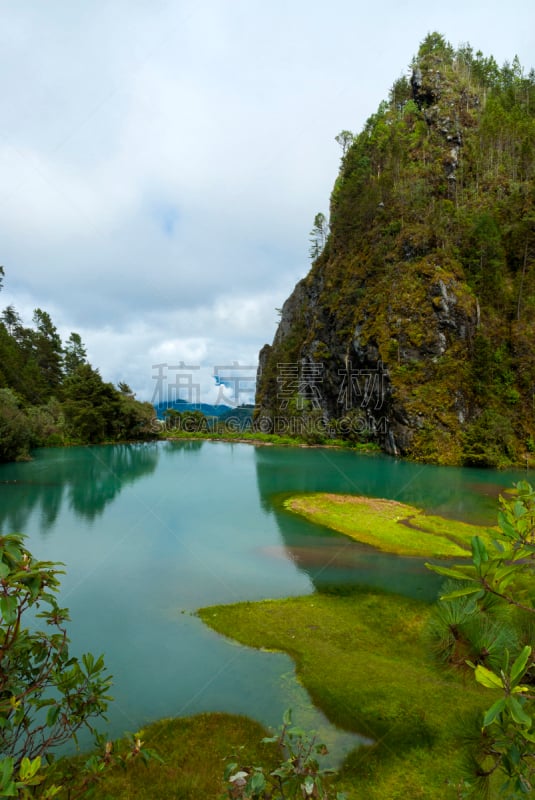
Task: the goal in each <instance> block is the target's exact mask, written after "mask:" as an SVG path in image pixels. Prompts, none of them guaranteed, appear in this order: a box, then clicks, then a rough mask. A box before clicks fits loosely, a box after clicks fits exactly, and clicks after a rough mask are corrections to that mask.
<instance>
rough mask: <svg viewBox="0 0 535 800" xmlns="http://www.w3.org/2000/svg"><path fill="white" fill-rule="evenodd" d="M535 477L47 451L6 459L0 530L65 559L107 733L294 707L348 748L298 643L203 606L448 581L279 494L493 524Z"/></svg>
mask: <svg viewBox="0 0 535 800" xmlns="http://www.w3.org/2000/svg"><path fill="white" fill-rule="evenodd" d="M532 475H533V474H532V473H531V476H530V474H526V472H525V471H524V472H522V471H516V472H513V471H510V472H495V471H483V470H473V469H462V468H452V467H433V466H422V465H418V464H410V463H407V462H402V461H396V460H394V459H391V458H388V457H384V456H368V455H358V454H355V453H352V452H348V451H343V450H330V449H323V448H297V447H296V448H285V447H270V446H263V447H255V446H252V445H248V444H230V443H222V442H210V441H192V442H160V443H151V444H140V445H116V446H103V447H80V448H69V449H43V450H39V451H37V452H36V453H35V457H34V460H33V461H31V462H28V463H24V464H4V465H0V530H1V532H2V533H9V532H21V533H25V534H26V535H27V537H28V547H29V549H30V550H31V551H32V552H33V554H34V555H35V556H36V557H37V558H40V559H45V560H52V561H62V562H64V564H65V569H66V575H65V576H63V578H62V589H61V603H62V604H63V605H65V606H67V607H68V608H69V609H70V611H71V618H72V623H71V626H70V634H71V641H72V650H73V652H75V653H76V654H78V655H80V654H81V653H82V652H86V651H91V652H93V653H94V654H100V653H104V654H105V660H106V664H107V666H108V669H109V671H110V672H111V673H112V675H113V678H114V685H113V690H112V694H113V696H114V698H115V702H114V703H113V704H112V706H111V707H110V714H109V726H108V731H109V733H110V735H112V736H119V735H120V734H121V733H122V732H123V731H125V730H129V731H133V730H137V729H138V728H140V727H142V726H143V725H144V724H146V723H147V722H150V721H152V720H154V719H158V718H161V717H172V716H177V715H179V716H182V715H190V714H195V713H199V712H202V711H229V712H234V713H243V714H247V715H249V716H253V717H255V718H256V719H258V720H260V721H261V722H263V723H265V724H267V725H271V726H277V725H279V724H280V721H281V718H282V714H283V711H284V710H285V709H286V708H288V707H292V708H293V709H294V717H295V719H296V722H297V723H298V724H299V725H302V726H304V727H307V728H314V729H317V730H319V733H320V736H321V737H322V739H323V740H324V741H326V742H327V744H329V745H330V747H331V748H333V750H334V752H336V753H338V754H339V755H342V754H343V753H345V752H347V750H348V749H350V748H351V747H353V746H355V744H357V743H358V738H357V737H356V736H355V735H354V734H348V733H344V732H343V731H337V730H336V729H335V728H333V727H332V726H330V725H329V723H328V722H327V720H326V719H325V718H324V717H323V715H322V714H321V713H319V712H317V711H316V710H315V709H314V708H313V706H312V705H311V703H310V701H309V699H308V696H307V694H306V692H305V690H304V689H303V688H302V687H301V686H300V685H299V683H298V682H297V680H296V678H295V672H294V668H293V662H292V661H291V659H290V658H289V657H288V656H286V655H285V654H281V653H267V652H260V651H256V650H252V649H250V648H245V647H241V646H239V645H237V644H235V643H234V642H232V641H229V640H227V639H225V638H223V637H220V636H218V635H217V634H215V633H213V632H212V631H211V630H209V629H208V628H206V626H204V625H203V624H202V623H201V622H200V620H199V619H198V618H197V617H196V616H195V614H194V612H195V610H196V609H198V608H200V607H202V606H207V605H212V604H215V603H233V602H237V601H241V600H257V599H264V598H277V597H285V596H289V595H303V594H309V593H312V592H314V591H315V590H317V589H318V590H320V591H321V590H326V589H329V590H333V589H334V590H335V591H337V590H344V591H345V590H346V589H347V587H348V586H349V587H350V586H354V585H364V586H369V587H379V588H382V589H384V590H386V591H391V592H396V593H400V594H405V595H408V596H412V597H416V598H421V599H423V600H426V601H429V602H431V601H432V600H433V599H434V598H435V597H436V593H437V589H438V586H439V581H440V579H439V578H438V576H436V575H434V574H433V573H431V572H429V571H428V570H426V569H425V567H424V566H423V562H422V561H421V560H419V559H414V558H399V557H396V556H388V555H385V554H381V553H378V552H376V551H374V550H372V549H371V548H367V547H365V546H361V545H359V544H357V543H354V542H352V541H350V540H348V539H346V538H345V537H343V536H339V535H337V534H333V533H331V532H329V531H328V530H326V529H324V528H322V527H319V526H314V525H311V524H310V523H308V522H306V521H304V520H301V519H299V518H298V517H295V516H293V515H291V514H289V513H287V512H285V511H283V510H282V509H281V503H280V500H281V495H282V494H283V493H288V492H307V491H333V492H344V493H351V494H364V495H371V496H376V497H386V498H391V499H396V500H400V501H403V502H407V503H412V504H414V505H418V506H421V507H423V508H425V509H426V510H428V511H430V512H433V513H437V514H442V515H444V516H448V517H451V518H456V519H463V520H466V521H469V522H477V523H484V524H494V522H495V519H496V513H497V496H498V494H499V492H500V491H501V490H503V489H504V488H506V487H509V486H510V485H511V484H512V482H513V481H515V480H519V479H522V478H523V479H526V477H527V479H528V480H530V479H531V480H532V481H533V477H532Z"/></svg>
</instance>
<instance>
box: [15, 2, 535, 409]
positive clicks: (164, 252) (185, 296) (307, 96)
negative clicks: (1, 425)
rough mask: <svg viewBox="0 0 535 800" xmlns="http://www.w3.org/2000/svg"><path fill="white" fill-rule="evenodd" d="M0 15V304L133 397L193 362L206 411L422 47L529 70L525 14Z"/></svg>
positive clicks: (512, 5)
mask: <svg viewBox="0 0 535 800" xmlns="http://www.w3.org/2000/svg"><path fill="white" fill-rule="evenodd" d="M0 15H1V16H0V61H1V62H2V63H1V69H0V82H1V94H0V96H1V100H2V102H1V109H2V111H1V117H0V176H1V180H0V263H2V264H3V265H4V266H5V270H6V279H5V286H4V291H3V293H2V297H0V306H1V307H2V308H4V307H5V306H6V305H8V304H10V303H12V304H13V305H15V307H16V309H17V310H18V311H19V313H21V315H22V316H23V319H24V321H25V322H26V324H29V323H30V322H31V316H32V311H33V309H34V308H36V307H40V308H43V309H44V310H46V311H48V312H49V313H50V314H51V316H52V319H53V321H54V322H55V324H56V325H57V327H58V329H59V331H60V333H61V334H62V335H63V336H64V338H66V337H68V335H69V333H70V332H71V331H77V332H78V333H80V334H81V336H82V339H83V340H84V342H85V344H86V346H87V350H88V356H89V360H90V361H91V363H92V364H93V366H95V367H98V368H99V369H100V372H101V374H102V376H103V377H104V378H105V379H106V380H111V381H113V382H115V383H116V382H118V381H119V380H124V381H126V382H128V383H129V384H130V385H131V386H132V388H133V389H134V390H135V391H136V392H137V393H138V397H139V398H140V399H151V397H152V395H153V390H154V388H155V387H156V385H157V382H156V381H155V380H154V378H153V375H156V374H157V370H153V368H152V365H154V364H167V365H170V366H176V365H178V364H180V362H183V363H184V364H186V365H189V366H199V367H202V369H200V370H198V371H196V372H195V376H194V377H195V382H200V383H201V385H202V398H203V399H204V400H211V401H215V400H217V399H220V400H221V394H220V390H219V389H218V388H217V386H216V385H215V381H214V380H213V378H212V377H211V375H212V374H213V371H214V367H217V366H226V365H230V364H233V363H234V362H237V363H238V364H239V365H240V366H252V365H256V363H257V358H258V351H259V349H260V347H261V346H262V345H263V344H264V343H265V342H271V340H272V338H273V334H274V332H275V327H276V322H277V313H276V311H275V309H276V308H277V307H280V306H282V304H283V302H284V300H285V299H286V297H287V296H288V294H289V293H290V291H291V290H292V288H293V286H294V285H295V283H296V281H297V280H299V279H300V278H301V277H303V276H304V275H305V274H306V273H307V271H308V268H309V258H308V248H309V241H308V237H309V232H310V230H311V228H312V224H313V221H314V216H315V214H316V213H317V212H318V211H323V212H324V213H327V212H328V206H329V195H330V192H331V188H332V185H333V182H334V180H335V178H336V174H337V171H338V165H339V161H340V154H341V153H340V148H339V146H338V145H337V144H336V142H335V141H334V137H335V136H336V134H337V133H339V132H340V131H341V130H342V129H349V130H352V131H354V132H358V131H359V130H360V129H361V127H362V125H363V123H364V122H365V120H366V119H367V117H369V116H370V114H372V113H374V112H375V111H376V109H377V106H378V104H379V102H380V101H381V100H383V99H385V98H387V96H388V91H389V88H390V86H391V85H392V83H393V82H394V81H395V80H396V79H397V78H398V77H399V76H400V75H401V74H403V73H405V74H408V65H409V63H410V60H411V58H412V56H413V55H414V54H415V52H416V51H417V49H418V46H419V43H420V42H421V40H422V39H423V38H424V37H425V36H426V34H427V33H429V32H430V31H433V30H438V31H439V32H441V33H443V34H444V35H445V37H446V38H447V39H448V40H449V41H450V42H451V43H452V44H453V45H454V46H457V45H459V44H460V43H463V42H466V41H469V42H470V43H471V44H472V46H473V47H474V49H475V50H478V49H481V50H482V51H483V52H484V53H485V55H491V54H492V55H494V56H495V58H496V59H497V61H498V62H499V63H500V64H502V63H503V62H504V61H505V60H506V59H509V60H512V58H513V57H514V55H515V54H518V56H519V58H520V60H521V62H522V64H523V65H524V67H525V68H526V69H527V70H529V68H531V67H532V66H533V65H534V63H535V57H534V52H535V48H534V43H535V13H534V11H533V0H509V2H508V3H504V2H500V3H498V2H495V0H485V2H483V1H482V0H477V2H470V0H468V2H467V0H463V2H461V0H449V2H448V3H440V4H439V3H430V2H429V0H427V2H422V0H418V1H416V0H412V2H411V0H406V2H405V3H404V4H399V3H398V2H394V0H386V2H384V1H383V2H381V3H373V2H366V3H363V2H358V0H331V2H330V3H329V4H327V3H325V2H321V3H320V2H316V0H306V2H305V0H270V2H266V0H262V1H260V0H172V1H170V0H107V1H106V2H104V0H93V1H92V2H71V0H47V2H46V3H45V2H42V0H17V2H16V3H15V2H7V1H6V0H4V2H0ZM162 369H163V372H164V373H166V374H167V375H168V376H169V379H170V380H172V381H173V382H174V381H175V375H176V374H177V371H175V372H174V373H171V372H169V371H168V370H167V372H166V368H162ZM250 373H251V370H249V374H250ZM236 374H239V373H236ZM242 374H243V375H245V372H243V373H242ZM198 376H201V378H199V377H198ZM185 399H188V398H185ZM239 399H240V400H241V401H243V400H246V399H247V397H246V396H242V397H240V398H239Z"/></svg>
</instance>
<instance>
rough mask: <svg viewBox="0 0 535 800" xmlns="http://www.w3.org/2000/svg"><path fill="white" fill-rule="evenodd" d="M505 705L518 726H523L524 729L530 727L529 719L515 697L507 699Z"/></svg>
mask: <svg viewBox="0 0 535 800" xmlns="http://www.w3.org/2000/svg"><path fill="white" fill-rule="evenodd" d="M506 703H507V708H508V709H509V711H510V712H511V716H512V718H513V719H514V721H515V722H516V723H517V724H518V725H524V726H525V727H526V728H529V727H531V717H529V716H528V715H527V714H526V712H525V711H524V709H523V708H522V706H521V704H520V702H519V701H518V700H517V699H516V697H508V698H507V700H506Z"/></svg>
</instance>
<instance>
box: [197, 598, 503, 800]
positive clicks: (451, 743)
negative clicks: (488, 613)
mask: <svg viewBox="0 0 535 800" xmlns="http://www.w3.org/2000/svg"><path fill="white" fill-rule="evenodd" d="M198 613H199V616H200V617H201V619H203V621H204V622H205V623H206V624H208V625H209V626H210V627H212V628H213V629H215V630H216V631H218V632H219V633H221V634H224V635H226V636H229V637H232V638H234V639H236V640H237V641H239V642H241V643H242V644H245V645H250V646H253V647H257V648H263V649H266V648H267V649H269V650H281V651H284V652H287V653H289V654H290V655H291V656H292V657H293V659H294V661H295V664H296V670H297V673H298V677H299V679H300V681H301V682H302V683H303V685H304V686H305V688H306V689H307V690H308V692H309V693H310V695H311V698H312V700H313V701H314V703H315V704H316V706H318V707H319V708H320V709H321V710H322V711H323V712H324V713H325V714H326V715H327V716H328V718H329V719H330V720H331V722H333V723H334V724H338V725H340V726H341V727H343V728H345V729H347V730H352V731H355V732H356V733H360V734H363V735H364V736H366V737H368V738H370V739H372V740H373V741H374V744H373V745H371V746H363V747H360V748H358V749H356V750H354V751H352V753H350V754H349V755H348V756H347V757H346V759H345V761H344V763H343V764H342V766H341V768H340V769H339V771H338V773H337V775H336V778H335V779H334V785H335V787H336V789H337V790H338V791H344V792H346V794H347V796H348V798H350V799H352V798H355V800H356V799H357V798H367V800H401V798H411V800H413V799H414V798H426V800H444V798H445V797H449V796H451V797H454V796H455V791H454V789H453V786H454V785H455V783H457V782H458V780H459V778H460V774H461V764H462V759H463V747H464V745H462V744H461V741H462V739H463V737H465V736H466V735H467V733H468V732H469V731H471V730H472V729H474V730H477V722H476V721H475V720H476V718H477V715H478V713H479V712H480V711H481V710H482V709H484V708H486V707H487V706H488V703H489V697H488V692H485V690H483V689H482V687H480V686H478V684H477V683H476V681H475V680H474V678H473V675H472V674H471V672H470V671H469V670H468V671H467V672H463V673H454V672H452V671H450V670H447V669H445V668H443V667H440V666H438V664H437V662H436V661H435V659H434V657H433V654H432V653H431V648H430V647H429V645H428V642H427V635H426V631H427V625H428V619H429V614H430V613H431V609H430V607H429V606H428V605H426V604H424V603H421V602H418V601H415V600H410V599H407V598H403V597H399V596H396V595H386V594H382V593H379V592H362V593H360V594H356V595H352V596H350V597H333V596H328V595H311V596H308V597H297V598H289V599H285V600H269V601H263V602H257V603H239V604H236V605H231V606H216V607H211V608H206V609H201V610H200V611H199V612H198ZM259 691H261V687H259ZM448 786H449V788H448Z"/></svg>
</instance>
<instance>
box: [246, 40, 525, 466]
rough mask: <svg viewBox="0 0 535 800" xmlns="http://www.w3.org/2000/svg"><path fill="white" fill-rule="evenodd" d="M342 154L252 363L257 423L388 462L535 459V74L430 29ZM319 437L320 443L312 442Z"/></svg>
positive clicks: (346, 137) (343, 139)
mask: <svg viewBox="0 0 535 800" xmlns="http://www.w3.org/2000/svg"><path fill="white" fill-rule="evenodd" d="M336 138H337V141H338V142H339V143H340V144H341V146H342V148H343V156H342V161H341V167H340V172H339V174H338V177H337V178H336V181H335V184H334V188H333V191H332V195H331V202H330V221H329V223H327V220H326V218H325V216H324V215H323V214H318V215H317V216H316V219H315V221H314V228H313V230H312V233H311V242H312V248H311V255H312V257H313V258H314V261H313V263H312V268H311V270H310V272H309V274H308V275H307V276H306V277H305V278H304V279H303V280H301V281H300V282H299V283H298V284H297V286H296V287H295V289H294V291H293V293H292V294H291V296H290V297H289V298H288V299H287V300H286V302H285V303H284V306H283V308H282V313H281V320H280V324H279V327H278V329H277V332H276V334H275V338H274V340H273V343H272V345H266V346H265V347H264V348H263V349H262V351H261V353H260V370H259V380H258V385H257V394H256V402H257V412H256V415H255V421H256V423H259V424H261V425H262V430H268V429H270V428H271V429H272V430H275V429H276V427H277V426H278V427H279V428H281V427H283V426H284V425H286V426H287V427H291V428H292V429H293V430H296V431H298V429H299V426H301V427H302V428H303V430H304V432H305V433H306V432H307V431H308V432H310V430H311V428H312V427H313V426H318V427H321V426H323V427H324V428H327V430H328V431H329V432H332V434H333V435H337V436H344V437H346V438H348V439H353V440H356V441H361V440H363V439H368V440H371V441H374V442H376V443H378V444H379V445H380V446H381V447H382V448H383V449H384V450H385V451H386V452H388V453H391V454H393V455H402V456H409V457H411V458H414V459H418V460H422V461H434V462H439V463H444V464H454V463H463V464H469V465H482V466H504V465H506V464H508V463H513V462H515V463H519V462H523V463H526V462H525V459H526V458H527V457H530V458H533V456H532V455H530V454H533V453H535V414H534V408H535V404H534V403H535V400H534V398H535V347H534V346H533V345H534V342H535V72H534V71H533V70H532V71H531V72H530V73H529V74H526V73H525V72H524V71H523V69H522V67H521V65H520V64H519V63H518V59H516V58H515V59H514V60H513V61H512V62H511V63H506V64H504V66H503V67H501V68H500V67H499V66H498V65H497V63H496V61H495V59H494V58H492V56H491V57H485V56H483V54H482V53H479V52H478V53H474V52H473V50H472V48H471V47H470V46H469V45H463V46H462V47H460V48H459V49H458V50H455V49H454V48H453V47H451V45H449V44H448V43H447V42H446V41H445V40H444V38H443V37H442V36H441V35H440V34H437V33H433V34H430V35H429V36H428V37H427V38H426V39H425V40H424V42H423V43H422V45H421V47H420V50H419V52H418V55H417V56H416V57H415V58H414V60H413V62H412V64H411V74H410V77H409V78H408V77H402V78H399V79H398V80H397V81H396V82H395V83H394V84H393V86H392V89H391V92H390V97H389V100H388V101H386V102H383V103H381V105H380V106H379V108H378V110H377V113H375V114H373V115H372V116H371V117H370V118H369V119H368V121H367V122H366V125H365V127H364V130H363V131H362V132H361V133H360V134H357V135H355V136H353V135H352V134H351V133H350V132H348V131H343V132H342V133H341V134H339V136H337V137H336ZM312 433H313V431H312Z"/></svg>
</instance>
